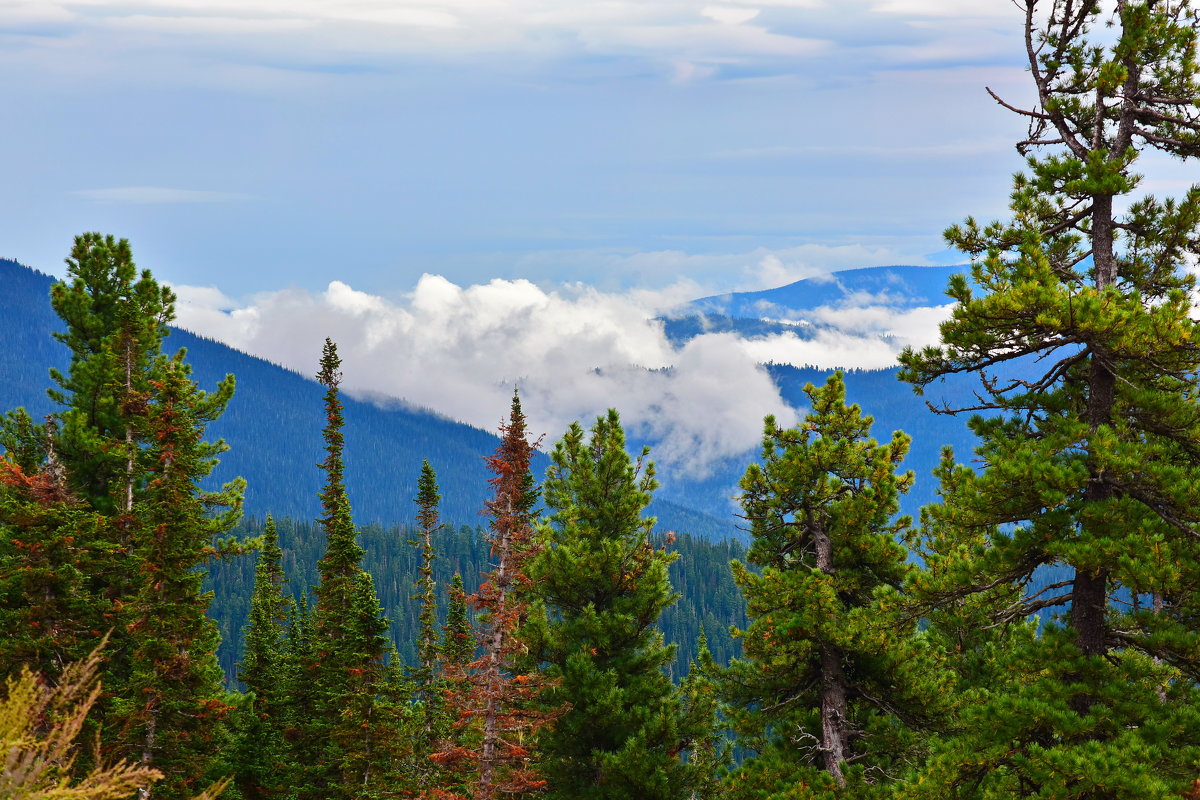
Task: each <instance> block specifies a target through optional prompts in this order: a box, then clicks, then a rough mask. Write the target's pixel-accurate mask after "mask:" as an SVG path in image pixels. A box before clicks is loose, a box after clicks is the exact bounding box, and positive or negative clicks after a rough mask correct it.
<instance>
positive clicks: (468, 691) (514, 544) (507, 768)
mask: <svg viewBox="0 0 1200 800" xmlns="http://www.w3.org/2000/svg"><path fill="white" fill-rule="evenodd" d="M500 436H501V441H500V447H499V448H498V449H497V450H496V454H495V455H494V456H491V457H490V458H488V468H489V469H490V470H491V471H492V473H493V474H494V477H493V478H492V479H491V481H490V483H491V486H492V489H493V492H494V494H493V497H492V499H491V500H489V501H488V503H487V512H488V514H489V515H490V516H491V519H492V522H491V525H490V535H489V539H490V542H491V545H492V551H491V552H492V559H493V560H494V567H493V569H492V572H491V573H490V574H489V575H488V576H487V579H486V580H485V581H484V582H483V584H482V585H481V586H480V587H479V591H478V592H477V593H476V594H475V595H474V597H473V598H472V599H473V602H474V604H475V608H476V609H477V610H478V611H480V612H481V622H482V624H481V630H480V646H481V652H482V654H481V655H480V657H479V658H478V659H476V660H475V661H473V662H471V663H470V664H468V665H467V667H466V670H465V675H461V676H460V675H454V674H449V675H448V676H449V677H450V678H451V679H452V680H454V681H456V685H458V686H461V687H463V690H462V691H461V692H459V693H457V694H456V695H455V696H453V697H452V698H451V704H452V705H454V706H455V707H456V708H457V710H458V721H457V722H456V723H455V724H456V727H457V728H458V729H459V730H460V731H461V730H463V729H464V728H473V729H474V735H473V736H463V737H461V738H460V739H459V741H458V743H456V744H454V745H453V746H447V747H446V748H444V749H443V750H442V752H440V753H436V754H434V755H433V759H434V761H436V762H438V763H439V764H442V765H443V766H446V767H448V768H451V769H457V770H460V771H462V772H469V773H474V774H473V775H472V776H471V777H470V778H469V779H468V781H467V783H468V785H469V787H470V792H471V796H472V797H473V798H474V800H492V798H495V797H496V796H497V795H499V794H503V795H505V796H508V797H511V796H514V795H521V794H526V793H531V792H536V791H540V790H541V789H543V788H545V786H546V782H545V780H544V779H542V777H541V776H540V774H539V773H538V771H537V769H536V763H535V761H536V759H535V757H534V753H533V752H532V750H531V748H532V741H533V738H534V737H533V734H534V733H535V732H536V731H537V730H538V729H539V728H540V727H542V726H543V725H545V724H547V723H548V722H549V721H550V720H551V719H552V718H553V714H552V713H548V712H546V711H544V710H541V709H540V708H539V707H538V704H537V702H536V701H537V697H538V695H539V694H540V692H541V690H542V688H543V686H544V684H543V681H542V680H541V677H540V676H539V675H537V674H535V673H533V672H532V669H530V670H529V674H524V673H523V672H522V666H524V665H526V663H525V662H527V661H528V659H527V657H526V656H527V650H526V647H525V646H524V644H523V643H522V641H521V637H520V629H521V624H522V622H523V621H524V619H525V614H526V611H527V609H528V603H527V602H526V600H525V599H524V591H523V589H524V587H525V585H526V584H527V583H528V579H527V578H526V577H525V574H524V568H525V564H526V563H527V562H528V561H529V559H530V558H531V557H532V556H533V555H534V553H535V552H536V547H537V546H536V544H535V543H534V541H533V521H534V517H535V516H536V511H535V506H536V504H537V496H538V492H537V487H536V485H535V483H534V480H533V476H532V474H531V473H530V470H529V462H530V459H531V458H532V455H533V451H534V448H535V447H536V445H537V443H536V442H533V443H531V442H530V441H529V440H528V438H527V435H526V423H525V415H524V413H523V412H522V410H521V401H520V399H519V398H518V396H517V395H516V393H514V394H513V400H512V407H511V410H510V413H509V418H508V420H507V421H506V422H502V423H501V424H500ZM458 671H461V669H460V670H458ZM447 672H448V673H454V672H456V670H455V667H454V665H447ZM433 796H434V797H437V798H439V800H457V799H458V798H460V797H462V795H459V794H457V793H455V792H453V791H448V790H434V793H433Z"/></svg>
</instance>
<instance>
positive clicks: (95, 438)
mask: <svg viewBox="0 0 1200 800" xmlns="http://www.w3.org/2000/svg"><path fill="white" fill-rule="evenodd" d="M50 303H51V305H52V306H53V307H54V310H55V312H56V313H57V314H58V316H59V317H61V318H62V320H63V322H64V323H65V324H66V327H67V329H66V331H64V332H62V333H57V334H55V338H57V339H58V340H59V341H60V342H62V343H63V344H65V345H67V347H68V348H70V350H71V365H70V369H69V370H68V372H67V373H66V374H65V375H64V374H62V373H61V372H59V371H57V370H51V372H50V375H51V378H52V379H53V380H54V382H55V383H56V384H57V388H55V389H53V390H51V391H50V397H51V398H52V399H53V400H55V401H56V402H58V403H60V404H61V405H62V406H64V409H63V411H62V412H60V414H59V416H60V417H61V420H62V426H61V427H62V430H61V435H60V436H59V438H58V441H57V443H56V446H57V449H58V451H59V454H60V457H61V459H62V461H63V463H64V464H65V465H66V469H67V473H68V475H69V476H70V480H71V484H70V485H71V488H72V489H74V490H75V491H76V492H77V493H78V494H79V495H80V496H81V497H83V498H84V499H86V500H87V501H88V502H89V503H90V504H91V505H92V507H94V508H95V509H97V510H98V511H102V512H105V513H108V512H113V511H117V510H123V511H125V512H128V511H129V510H130V509H131V508H132V506H133V491H134V487H135V484H136V483H137V482H138V480H139V477H140V476H139V471H138V468H137V464H136V463H135V462H136V459H137V439H138V434H137V431H136V427H137V424H138V422H137V421H138V419H139V418H140V417H141V415H142V409H143V406H144V403H145V399H146V397H147V395H148V393H149V391H150V387H149V381H150V379H151V374H150V373H151V371H152V370H151V368H152V365H153V364H154V363H155V360H156V359H157V357H158V354H159V351H160V350H161V348H162V341H163V338H164V337H165V336H166V335H167V324H168V323H169V322H170V321H171V320H172V319H174V317H175V306H174V303H175V295H174V293H172V292H171V290H170V289H168V288H167V287H165V286H160V285H159V284H158V283H157V282H156V281H155V280H154V279H153V278H152V277H151V275H150V272H149V270H143V271H142V272H141V273H140V274H139V273H138V271H137V267H136V266H135V265H134V262H133V253H132V250H131V248H130V247H129V242H128V241H127V240H125V239H120V240H116V239H114V238H113V237H112V236H101V235H100V234H98V233H85V234H82V235H80V236H76V237H75V244H74V246H73V247H72V249H71V255H70V257H69V258H68V259H67V280H66V281H62V282H59V283H56V284H55V285H54V286H53V287H52V289H51V291H50Z"/></svg>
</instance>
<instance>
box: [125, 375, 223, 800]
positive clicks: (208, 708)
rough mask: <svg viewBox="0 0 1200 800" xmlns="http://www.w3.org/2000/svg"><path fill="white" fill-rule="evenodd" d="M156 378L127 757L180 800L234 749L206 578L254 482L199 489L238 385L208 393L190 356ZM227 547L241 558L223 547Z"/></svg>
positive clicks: (148, 433) (140, 510)
mask: <svg viewBox="0 0 1200 800" xmlns="http://www.w3.org/2000/svg"><path fill="white" fill-rule="evenodd" d="M156 372H157V373H158V374H159V375H161V376H162V377H161V379H158V380H155V381H152V384H151V388H152V391H153V394H152V395H151V399H150V401H149V403H148V406H147V412H146V417H145V423H144V433H145V437H146V438H147V439H148V440H149V442H150V446H149V449H148V450H147V457H148V461H149V465H150V466H149V468H148V475H147V478H148V481H147V483H146V486H145V488H144V490H143V492H142V494H141V496H140V499H139V501H138V502H137V504H136V505H135V507H134V509H133V513H134V516H135V519H136V522H135V529H134V533H135V541H136V542H137V549H136V551H135V554H136V563H137V564H138V565H139V570H140V575H139V580H138V582H137V585H138V591H137V593H136V594H135V595H134V596H133V598H132V599H131V601H130V603H129V607H128V609H127V615H128V618H129V620H130V622H129V634H128V635H129V638H130V647H131V651H132V652H131V670H132V672H131V676H130V679H129V681H128V683H127V685H126V687H125V688H124V691H123V697H122V699H121V701H120V702H119V704H118V705H117V709H118V714H119V716H120V717H122V718H123V719H124V720H125V724H124V726H123V730H122V733H121V740H122V741H123V743H124V744H125V746H126V748H128V750H127V752H129V753H131V754H134V755H136V757H137V758H138V759H139V760H140V762H141V763H143V764H145V765H148V766H152V767H154V768H155V769H158V770H159V771H161V772H162V773H163V776H164V777H163V780H162V782H161V783H159V784H158V785H156V786H155V787H154V788H153V790H152V793H153V797H155V798H162V800H172V799H173V798H187V797H190V796H191V795H192V794H194V793H195V792H196V791H197V790H198V789H199V788H200V787H201V785H202V784H203V783H204V782H205V780H204V778H205V776H206V775H207V774H208V773H209V771H210V767H211V762H212V761H213V759H214V758H215V756H216V755H217V753H218V751H219V750H220V749H221V747H222V746H223V745H224V743H225V742H224V738H223V733H224V731H223V728H224V726H223V718H224V715H225V713H226V712H227V711H228V708H227V706H226V704H225V693H224V690H223V689H222V686H221V679H222V676H221V669H220V667H219V665H218V664H217V659H216V649H217V644H218V641H219V636H218V633H217V628H216V626H215V625H214V624H213V622H212V621H211V620H209V619H208V618H207V617H206V616H205V611H206V609H207V607H208V600H209V597H210V595H207V594H205V593H204V592H203V589H202V583H203V580H204V573H203V572H202V571H201V569H200V568H201V567H202V566H203V565H204V564H205V563H206V562H207V561H208V560H209V559H210V558H211V557H212V555H213V554H214V542H217V540H218V538H219V537H220V536H221V535H222V534H225V533H227V532H228V531H229V530H230V529H232V528H233V526H234V525H235V524H236V522H237V520H238V518H239V517H240V516H241V501H242V492H243V490H244V487H245V483H244V481H241V479H238V480H236V481H234V482H232V483H230V484H228V485H226V486H225V487H224V488H223V489H222V490H221V491H217V492H213V491H201V490H199V489H198V486H197V484H198V483H199V481H200V480H201V479H202V478H204V477H205V476H207V475H208V474H209V473H210V472H211V471H212V468H213V466H214V465H215V464H216V459H215V455H216V454H217V453H220V452H221V451H222V450H224V449H225V445H224V442H216V443H207V442H205V441H204V440H203V435H204V427H205V423H206V422H207V421H209V420H212V419H216V418H217V417H219V416H220V414H221V412H222V411H223V410H224V408H225V405H226V404H227V403H228V401H229V399H230V397H232V395H233V388H234V387H233V381H232V379H231V378H230V379H226V380H225V381H223V382H222V383H221V385H220V386H219V387H218V389H217V391H216V392H213V393H206V392H204V391H201V390H200V389H198V388H197V386H196V384H195V382H194V381H192V380H191V379H190V377H189V374H188V373H189V370H188V368H187V365H186V364H185V363H184V362H183V353H182V352H181V353H180V354H179V355H178V356H176V357H174V358H171V359H169V360H168V359H166V358H165V357H164V358H163V363H162V364H160V365H159V368H158V369H157V370H156ZM222 508H223V509H225V510H224V511H222V512H220V513H214V512H215V511H216V510H217V509H222ZM225 545H227V546H229V547H232V544H231V543H224V545H222V544H217V545H216V546H217V547H221V546H225ZM209 777H212V776H209ZM149 796H151V795H150V794H148V793H143V797H149Z"/></svg>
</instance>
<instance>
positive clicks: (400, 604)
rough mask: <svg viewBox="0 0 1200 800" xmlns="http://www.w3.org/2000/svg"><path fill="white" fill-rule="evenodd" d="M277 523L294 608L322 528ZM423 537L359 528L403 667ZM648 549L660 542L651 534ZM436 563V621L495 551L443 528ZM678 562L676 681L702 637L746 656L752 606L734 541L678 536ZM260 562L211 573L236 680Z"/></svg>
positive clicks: (674, 581)
mask: <svg viewBox="0 0 1200 800" xmlns="http://www.w3.org/2000/svg"><path fill="white" fill-rule="evenodd" d="M274 524H275V527H276V530H277V536H278V538H279V546H280V548H281V550H282V556H281V558H282V566H283V571H284V574H286V575H287V576H288V583H287V586H286V591H287V593H288V596H289V597H290V598H291V599H292V600H293V602H299V600H300V597H301V595H302V594H304V593H305V592H306V591H307V590H308V589H309V587H312V586H315V585H316V583H317V562H318V561H319V560H320V558H321V554H322V552H323V550H324V547H325V540H324V533H323V531H322V530H321V528H320V526H319V525H317V524H315V523H313V522H307V521H299V520H294V519H289V518H284V519H276V520H274ZM263 527H264V521H263V520H255V519H244V520H242V522H241V523H239V525H238V527H237V528H235V529H234V530H233V535H235V536H237V537H238V538H240V539H247V540H249V539H257V538H258V537H260V536H262V533H263ZM417 533H418V530H417V528H415V527H412V526H409V525H401V526H392V527H389V528H384V527H383V526H381V525H377V524H369V525H362V526H359V528H358V542H359V545H360V546H361V547H362V548H363V551H364V555H363V569H364V570H366V571H367V572H369V573H370V574H371V575H372V576H374V578H375V588H376V591H377V592H378V595H379V602H380V605H381V606H382V608H383V609H384V612H385V614H386V615H387V617H388V619H389V620H390V622H391V625H390V627H389V629H388V637H389V638H390V639H391V643H392V646H393V647H394V648H395V650H396V653H397V655H398V656H399V658H400V659H401V660H402V661H403V662H404V663H406V664H411V663H414V661H415V659H416V642H417V636H416V632H417V630H418V617H419V614H420V603H418V602H417V600H416V599H414V597H413V594H414V591H415V589H414V587H413V581H414V580H415V578H414V576H416V575H417V572H418V568H419V565H420V560H421V559H420V551H419V550H418V548H417V547H415V546H414V545H413V544H412V542H413V541H415V540H416V538H417ZM652 542H654V543H655V545H656V546H662V545H663V544H664V541H663V537H662V536H661V535H660V534H655V535H654V536H653V537H652ZM433 544H434V548H435V549H436V551H437V558H436V559H434V561H433V577H434V586H435V592H436V605H437V608H438V610H439V617H438V619H439V622H442V621H444V617H445V612H446V609H447V608H448V603H449V596H450V585H451V582H452V581H453V578H454V576H455V575H456V574H457V575H460V576H461V577H462V579H463V584H464V586H465V589H466V591H467V593H472V592H474V591H475V590H476V589H477V588H478V586H479V583H480V581H481V579H482V576H484V575H485V574H486V573H488V572H490V571H491V568H492V564H491V558H490V555H491V553H490V550H491V545H490V544H489V543H488V541H487V540H486V538H485V532H484V530H483V529H482V528H478V527H470V526H467V525H459V526H452V525H447V526H445V527H443V528H442V529H441V530H440V531H438V532H437V533H435V534H434V536H433ZM669 550H670V551H671V553H672V554H674V555H675V556H676V558H675V560H674V561H672V562H671V565H670V567H669V574H670V579H671V586H672V588H673V589H674V590H675V591H676V592H677V593H678V594H679V600H678V601H677V602H676V603H675V604H674V605H672V606H671V607H670V608H668V609H666V610H665V611H664V612H663V615H662V617H661V618H660V619H659V621H658V627H659V629H660V630H661V631H662V632H663V635H664V637H665V638H666V640H667V641H668V642H670V643H672V644H673V645H675V647H676V651H675V659H674V660H673V661H672V662H671V666H670V670H671V674H672V676H673V677H674V678H675V680H680V679H682V677H683V676H684V675H686V674H687V667H688V664H689V663H691V662H692V661H693V660H694V659H695V658H696V657H697V652H698V651H697V649H696V642H697V640H698V638H699V635H700V632H701V631H704V633H705V634H706V636H707V639H708V647H709V650H710V652H711V654H712V656H713V658H714V659H715V660H716V661H717V662H718V663H721V664H727V663H729V661H730V659H732V658H734V657H736V656H737V655H739V654H740V653H741V646H740V643H739V642H738V640H736V639H734V638H733V636H732V635H731V634H730V627H731V626H736V627H738V628H742V627H745V623H746V602H745V599H744V598H743V597H742V593H741V591H740V590H739V589H738V588H737V585H736V584H735V583H734V581H733V573H732V572H731V571H730V569H729V564H730V562H732V561H734V560H743V559H744V558H745V552H746V548H745V546H744V545H742V544H741V543H740V542H738V541H736V540H728V541H723V542H713V541H709V540H707V539H702V538H698V537H694V536H692V535H691V534H689V533H682V534H679V535H678V536H677V537H676V538H675V539H674V541H673V542H672V543H671V544H670V545H669ZM254 568H255V561H254V559H251V558H235V559H227V560H223V561H218V562H215V563H213V564H212V565H211V567H210V568H209V579H208V582H207V584H206V585H207V587H208V588H209V589H210V590H212V591H213V600H212V603H211V604H210V606H209V612H208V613H209V616H210V617H211V618H212V619H213V621H214V622H215V623H216V624H217V628H218V630H219V631H220V633H221V646H220V648H219V649H218V651H217V657H218V661H219V662H220V664H221V669H222V671H223V672H224V674H225V675H226V676H227V678H229V679H230V680H231V685H232V682H233V681H236V677H237V665H238V664H239V663H241V661H242V658H243V654H244V652H245V639H244V637H243V635H242V631H243V628H244V627H245V624H246V620H247V615H248V613H249V608H250V595H251V592H252V591H253V589H254Z"/></svg>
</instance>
